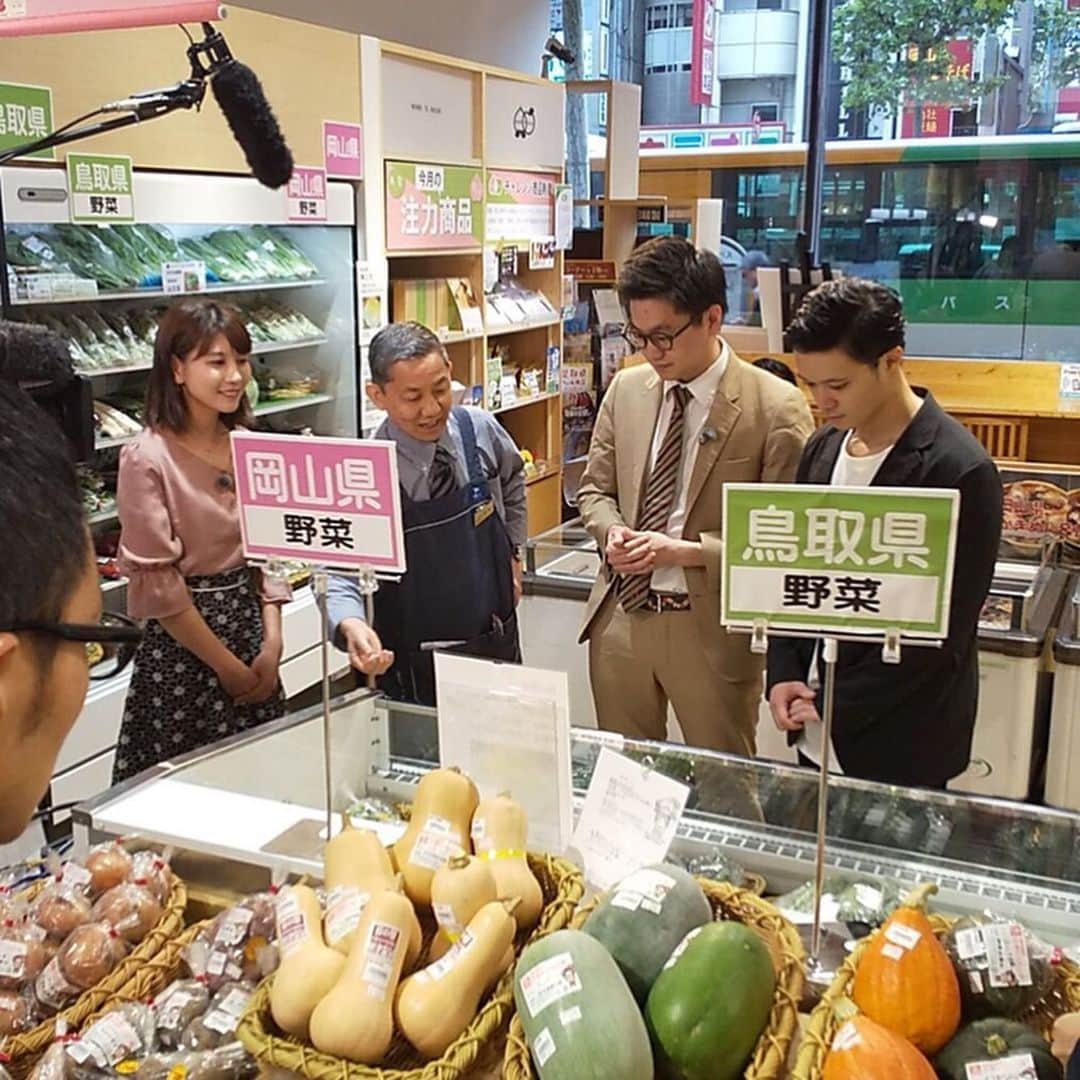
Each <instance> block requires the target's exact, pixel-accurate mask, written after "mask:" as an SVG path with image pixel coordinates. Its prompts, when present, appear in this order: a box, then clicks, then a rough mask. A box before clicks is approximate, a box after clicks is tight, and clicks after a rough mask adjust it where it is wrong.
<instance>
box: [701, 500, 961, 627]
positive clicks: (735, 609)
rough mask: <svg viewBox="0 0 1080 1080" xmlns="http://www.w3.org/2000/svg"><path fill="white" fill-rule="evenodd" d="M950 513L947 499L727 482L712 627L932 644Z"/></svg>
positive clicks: (946, 574) (943, 595) (949, 555)
mask: <svg viewBox="0 0 1080 1080" xmlns="http://www.w3.org/2000/svg"><path fill="white" fill-rule="evenodd" d="M959 507H960V495H959V492H957V491H939V490H927V489H922V488H870V489H867V488H858V489H845V488H834V487H829V486H821V485H812V484H791V485H781V486H769V485H763V484H728V485H726V486H725V488H724V549H723V575H722V580H723V583H724V585H723V588H722V590H721V597H722V611H721V622H722V623H723V625H724V626H727V627H729V628H732V629H746V630H750V629H754V628H755V627H759V626H762V625H765V626H768V627H769V628H771V629H775V630H776V631H777V632H783V630H784V629H790V630H802V631H811V632H820V633H824V634H829V633H830V632H832V633H836V634H844V635H847V634H865V635H870V636H876V637H881V636H882V635H883V634H887V633H889V632H892V631H896V632H899V633H900V634H902V635H905V636H908V637H915V638H927V639H936V638H944V637H946V636H947V634H948V629H949V602H950V596H951V592H952V579H953V562H954V557H955V547H956V528H957V518H958V514H959Z"/></svg>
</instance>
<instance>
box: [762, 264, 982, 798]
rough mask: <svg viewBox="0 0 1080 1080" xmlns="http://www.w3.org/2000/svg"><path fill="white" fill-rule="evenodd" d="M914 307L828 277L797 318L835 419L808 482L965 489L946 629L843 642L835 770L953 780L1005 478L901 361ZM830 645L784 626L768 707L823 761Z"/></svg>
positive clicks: (964, 761) (825, 409) (820, 439)
mask: <svg viewBox="0 0 1080 1080" xmlns="http://www.w3.org/2000/svg"><path fill="white" fill-rule="evenodd" d="M904 333H905V327H904V316H903V311H902V308H901V304H900V300H899V298H898V297H897V296H896V294H895V293H893V292H892V291H891V290H890V289H887V288H886V287H885V286H883V285H879V284H877V283H876V282H871V281H862V280H859V279H858V278H842V279H839V280H836V281H828V282H825V283H824V284H823V285H821V286H819V287H818V288H817V289H815V290H814V291H813V292H812V293H811V294H810V295H809V296H808V297H807V299H806V300H805V301H804V303H803V305H802V307H801V308H800V309H799V311H798V312H797V313H796V315H795V318H794V320H793V321H792V323H791V326H790V327H789V328H788V338H789V341H790V345H791V348H792V349H793V351H794V353H795V360H796V364H797V367H798V371H799V377H800V378H801V379H802V381H803V383H804V384H805V385H806V386H807V388H808V389H809V390H810V392H811V394H812V395H813V397H814V400H815V402H816V403H817V407H818V409H819V410H820V412H821V415H822V418H823V420H824V426H823V427H821V428H820V429H819V430H818V431H817V432H815V434H814V435H813V437H812V438H811V439H810V441H809V442H808V443H807V444H806V449H805V450H804V451H803V455H802V460H801V461H800V462H799V469H798V475H797V478H796V482H797V483H801V484H832V485H833V486H836V487H848V488H850V487H866V486H870V485H872V486H874V487H910V488H952V489H955V490H957V491H959V492H960V516H959V525H958V531H957V544H956V570H955V574H954V577H953V584H952V595H951V607H950V612H949V632H948V637H947V639H946V640H945V642H944V643H943V646H942V647H941V648H940V649H937V648H918V647H907V648H904V649H903V650H902V653H901V662H900V664H899V665H895V664H886V663H884V662H883V660H882V656H881V645H880V644H866V645H862V644H857V643H847V642H841V643H840V645H839V653H838V659H837V666H836V696H835V709H834V712H833V730H832V742H833V752H832V753H830V762H831V764H832V768H834V769H836V771H838V772H839V771H842V772H844V773H847V774H850V775H853V776H857V777H860V778H862V779H867V780H879V781H883V782H888V783H896V784H913V785H921V786H924V787H944V786H945V784H946V783H947V781H949V780H950V779H951V778H952V777H954V776H956V775H958V774H959V773H961V772H963V771H964V769H966V768H967V766H968V761H969V758H970V756H971V742H972V735H973V732H974V728H975V713H976V708H977V706H978V695H979V668H978V646H977V638H976V635H977V630H978V619H979V611H980V609H981V607H982V604H983V601H984V600H985V599H986V594H987V591H988V589H989V587H990V582H991V579H992V577H993V573H994V562H995V559H996V558H997V551H998V542H999V539H1000V535H1001V504H1002V487H1001V480H1000V478H999V476H998V472H997V468H996V467H995V465H994V463H993V461H991V460H990V457H989V456H988V455H987V453H986V451H985V450H984V449H983V447H982V446H981V445H980V444H979V443H978V442H977V441H976V440H975V439H974V438H973V437H972V436H971V435H970V434H969V433H968V432H967V431H966V430H965V429H964V428H963V427H962V426H961V425H960V424H959V423H958V422H957V421H956V420H954V419H952V417H950V416H948V415H946V413H945V412H944V410H942V408H941V406H940V405H938V403H937V402H936V401H935V400H934V398H933V396H932V395H930V394H929V393H925V392H923V393H920V392H917V391H916V390H914V389H913V388H912V387H911V386H910V385H909V383H908V381H907V377H906V376H905V374H904V369H903V357H904ZM819 656H820V649H819V643H818V642H815V641H813V640H807V639H796V638H784V637H780V636H777V637H773V638H770V641H769V652H768V695H769V706H770V708H771V710H772V715H773V719H774V720H775V722H776V725H777V727H779V728H780V729H781V730H782V731H786V732H788V738H789V741H791V742H793V743H794V744H795V745H796V747H797V749H798V751H799V755H800V760H801V761H802V762H803V763H804V764H811V765H820V763H821V760H822V745H821V739H822V736H821V731H822V726H821V718H820V707H821V696H820V689H819V688H818V687H819V684H820V676H821V672H820V670H819V662H818V661H819Z"/></svg>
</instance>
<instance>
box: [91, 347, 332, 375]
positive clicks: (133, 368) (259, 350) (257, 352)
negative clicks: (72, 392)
mask: <svg viewBox="0 0 1080 1080" xmlns="http://www.w3.org/2000/svg"><path fill="white" fill-rule="evenodd" d="M326 342H327V339H326V338H324V337H315V338H302V339H300V340H299V341H266V342H262V341H253V342H252V343H251V354H252V356H267V355H269V354H270V353H280V352H291V351H292V350H293V349H310V348H314V347H315V346H316V345H325V344H326ZM153 366H154V365H153V364H152V363H151V364H131V365H129V366H127V367H110V368H80V369H78V374H79V375H85V376H87V378H90V379H107V378H110V377H111V376H113V375H134V374H136V373H137V372H140V371H149V370H150V369H151V368H152V367H153Z"/></svg>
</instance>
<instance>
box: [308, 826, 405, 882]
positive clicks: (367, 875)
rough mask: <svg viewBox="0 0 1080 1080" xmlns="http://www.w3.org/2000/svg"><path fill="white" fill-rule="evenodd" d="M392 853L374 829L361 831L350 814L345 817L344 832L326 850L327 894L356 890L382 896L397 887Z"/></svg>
mask: <svg viewBox="0 0 1080 1080" xmlns="http://www.w3.org/2000/svg"><path fill="white" fill-rule="evenodd" d="M394 875H395V870H394V867H393V864H392V863H391V862H390V853H389V852H388V851H387V850H386V848H385V847H384V846H383V842H382V841H381V840H380V839H379V834H378V833H377V832H375V830H374V829H357V828H356V827H355V826H354V825H353V823H352V821H351V820H350V818H349V815H348V814H342V815H341V831H340V832H339V833H338V834H337V835H336V836H335V837H334V838H333V839H332V840H331V841H330V842H329V843H328V844H327V845H326V847H325V849H324V850H323V884H324V885H325V886H326V890H327V892H333V891H334V889H337V888H340V887H342V886H349V885H351V886H353V887H355V888H357V889H360V890H361V892H368V893H373V892H378V891H379V890H380V889H389V888H392V887H393V884H394Z"/></svg>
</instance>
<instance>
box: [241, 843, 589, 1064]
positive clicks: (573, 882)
mask: <svg viewBox="0 0 1080 1080" xmlns="http://www.w3.org/2000/svg"><path fill="white" fill-rule="evenodd" d="M529 867H530V868H531V869H532V872H533V873H534V874H535V875H536V878H537V880H538V881H539V882H540V885H541V887H542V888H543V890H544V901H545V903H544V910H543V912H542V913H541V915H540V922H539V923H538V924H537V926H536V928H535V929H534V930H533V931H532V933H531V934H530V935H529V936H528V938H527V939H526V940H524V941H521V940H519V941H518V942H517V945H516V951H518V952H520V951H521V948H523V947H524V945H526V944H527V943H528V942H529V941H535V940H536V939H537V938H540V937H543V936H544V935H545V934H550V933H551V932H552V931H554V930H561V929H562V928H563V927H564V926H567V925H568V924H569V922H570V919H571V917H572V916H573V914H574V911H575V910H576V908H577V904H578V901H579V900H580V899H581V896H582V893H583V891H584V890H583V887H582V883H581V874H580V873H579V872H578V870H577V868H576V867H574V866H571V865H570V863H568V862H565V861H564V860H562V859H556V858H554V857H553V856H551V855H533V854H530V855H529ZM424 929H425V934H424V946H425V950H426V948H427V946H428V945H429V944H430V941H431V937H432V936H433V934H434V926H433V924H431V923H430V922H428V921H426V920H425V921H424ZM271 983H272V978H271V979H267V980H265V981H264V982H263V983H262V985H261V986H260V987H259V989H258V990H257V991H256V993H255V996H254V998H252V1000H251V1003H250V1005H249V1006H248V1011H247V1012H246V1013H245V1014H244V1016H243V1017H242V1018H241V1020H240V1026H239V1027H238V1028H237V1029H236V1035H237V1038H238V1039H239V1040H240V1041H241V1042H242V1043H243V1044H244V1046H245V1047H246V1048H247V1049H248V1051H249V1052H250V1053H251V1054H253V1055H254V1057H255V1058H256V1060H257V1061H258V1062H259V1063H260V1065H263V1066H264V1067H265V1066H276V1067H277V1068H281V1069H287V1070H288V1071H289V1072H292V1073H298V1074H299V1075H301V1076H306V1077H307V1078H308V1080H458V1078H459V1077H462V1076H464V1075H465V1074H466V1073H468V1072H469V1070H470V1069H472V1068H473V1066H474V1065H475V1064H476V1063H477V1061H478V1059H479V1058H480V1056H481V1054H484V1053H487V1052H488V1051H489V1050H490V1049H491V1044H492V1043H494V1041H495V1040H497V1039H498V1038H500V1037H501V1035H502V1034H503V1032H505V1030H506V1022H507V1019H508V1017H509V1016H510V1013H511V1012H512V1011H513V1008H514V984H513V970H512V969H511V971H508V972H507V973H506V974H505V975H504V976H503V977H502V979H500V980H499V983H498V985H497V986H496V987H495V989H494V990H493V991H492V992H491V995H490V996H489V997H488V998H487V1000H486V1001H485V1002H484V1003H483V1005H481V1007H480V1011H479V1012H478V1013H477V1014H476V1016H475V1017H474V1018H473V1021H472V1023H470V1024H469V1026H468V1028H466V1030H465V1031H464V1032H463V1033H462V1034H461V1035H460V1036H459V1037H458V1038H457V1039H455V1040H454V1042H453V1043H451V1044H450V1046H449V1047H448V1048H447V1050H446V1052H445V1053H444V1054H443V1055H442V1057H440V1058H437V1059H436V1060H434V1061H425V1060H424V1059H423V1058H421V1057H420V1056H419V1055H418V1054H417V1052H416V1051H415V1050H414V1049H413V1048H412V1047H411V1046H410V1045H409V1044H408V1043H407V1042H406V1041H405V1039H404V1038H402V1036H401V1035H400V1034H399V1035H396V1036H395V1037H394V1042H393V1044H392V1045H391V1047H390V1052H389V1053H388V1054H387V1057H386V1063H385V1065H384V1066H383V1067H380V1068H374V1067H369V1066H366V1065H356V1064H354V1063H352V1062H349V1061H343V1060H342V1059H340V1058H336V1057H331V1056H330V1055H329V1054H323V1053H320V1052H319V1051H317V1050H314V1049H312V1047H310V1046H307V1045H305V1044H304V1043H301V1042H299V1041H298V1040H297V1039H294V1038H291V1037H289V1036H282V1035H278V1034H276V1030H277V1029H276V1027H275V1026H274V1022H273V1020H272V1019H271V1016H270V986H271Z"/></svg>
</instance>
